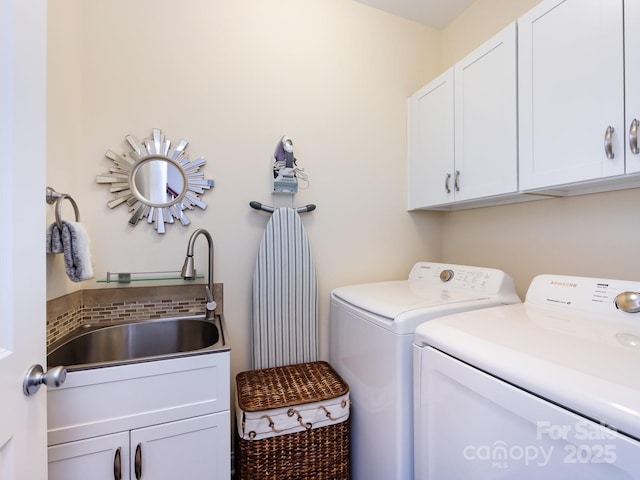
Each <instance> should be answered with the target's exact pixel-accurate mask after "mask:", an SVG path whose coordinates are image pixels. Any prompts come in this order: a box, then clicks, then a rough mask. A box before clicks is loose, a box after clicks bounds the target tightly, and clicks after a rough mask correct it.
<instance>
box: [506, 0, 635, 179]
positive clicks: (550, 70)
mask: <svg viewBox="0 0 640 480" xmlns="http://www.w3.org/2000/svg"><path fill="white" fill-rule="evenodd" d="M634 28H636V26H635V25H634ZM623 62H624V58H623V0H607V1H604V2H603V1H601V0H545V1H543V2H542V3H540V4H538V5H537V6H536V7H534V8H533V9H532V10H530V11H529V12H528V13H526V14H525V15H523V16H522V17H521V18H520V19H519V20H518V64H519V76H518V79H519V90H518V93H519V97H520V98H519V102H520V103H519V107H520V110H519V120H520V125H519V128H520V155H519V157H520V189H521V190H536V189H544V188H545V187H553V186H561V185H563V184H572V183H576V182H587V181H591V180H597V179H604V178H607V177H613V176H616V175H623V174H624V173H625V138H626V130H627V129H626V128H625V122H624V78H623V76H624V64H623ZM607 132H608V133H607Z"/></svg>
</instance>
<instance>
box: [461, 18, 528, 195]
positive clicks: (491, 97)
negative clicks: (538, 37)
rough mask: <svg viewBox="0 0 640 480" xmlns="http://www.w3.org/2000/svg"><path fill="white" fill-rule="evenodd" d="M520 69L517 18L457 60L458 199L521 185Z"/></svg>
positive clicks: (501, 192)
mask: <svg viewBox="0 0 640 480" xmlns="http://www.w3.org/2000/svg"><path fill="white" fill-rule="evenodd" d="M516 74H517V65H516V24H515V23H512V24H511V25H509V26H508V27H507V28H505V29H504V30H502V31H501V32H500V33H499V34H497V35H495V36H494V37H493V38H491V39H490V40H489V41H487V42H485V43H484V44H483V45H482V46H481V47H479V48H478V49H476V50H474V51H473V53H471V54H470V55H468V56H466V57H465V58H464V59H463V60H461V61H460V62H458V63H456V65H455V75H454V77H455V115H454V116H455V125H456V133H455V169H456V180H457V182H456V184H457V186H458V187H459V188H460V190H458V191H456V192H455V198H456V201H461V200H472V199H476V198H483V197H490V196H494V195H501V194H506V193H513V192H516V191H517V190H518V103H517V98H518V97H517V93H516V88H517V86H518V85H517V77H516ZM458 172H459V173H458Z"/></svg>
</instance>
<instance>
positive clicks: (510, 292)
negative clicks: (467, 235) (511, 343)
mask: <svg viewBox="0 0 640 480" xmlns="http://www.w3.org/2000/svg"><path fill="white" fill-rule="evenodd" d="M520 301H521V300H520V299H519V298H518V296H517V294H516V292H515V288H514V285H513V281H512V280H511V278H510V277H509V276H508V275H507V274H505V273H504V272H502V271H500V270H495V269H489V268H481V267H469V266H462V265H448V264H441V263H429V262H419V263H417V264H415V265H414V267H413V268H412V269H411V272H410V274H409V278H408V280H400V281H391V282H379V283H369V284H363V285H352V286H346V287H341V288H337V289H335V290H334V291H333V292H332V294H331V343H330V362H331V364H332V365H333V367H334V368H335V369H336V370H337V371H338V373H340V375H341V376H342V377H343V378H344V380H345V381H346V382H347V383H348V384H349V390H350V391H349V394H350V398H351V400H352V423H351V454H352V455H351V462H352V466H351V471H352V477H353V479H354V480H377V479H379V480H405V479H410V478H412V476H413V473H412V472H413V461H412V458H413V457H412V453H413V428H412V425H413V421H412V410H413V407H412V404H413V400H412V392H413V389H412V353H411V352H412V345H413V335H414V330H415V328H416V327H417V326H418V325H419V324H421V323H422V322H424V321H426V320H430V319H432V318H437V317H441V316H443V315H449V314H452V313H456V312H461V311H465V310H471V309H478V308H487V307H490V306H495V305H500V304H510V303H515V302H518V303H519V302H520Z"/></svg>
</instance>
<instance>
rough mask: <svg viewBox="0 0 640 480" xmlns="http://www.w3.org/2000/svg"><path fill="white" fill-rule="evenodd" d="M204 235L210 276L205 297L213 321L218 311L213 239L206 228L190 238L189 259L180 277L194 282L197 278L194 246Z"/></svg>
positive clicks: (207, 316) (208, 312) (185, 261)
mask: <svg viewBox="0 0 640 480" xmlns="http://www.w3.org/2000/svg"><path fill="white" fill-rule="evenodd" d="M201 234H202V235H204V236H205V238H206V239H207V243H208V244H209V276H208V284H207V286H205V287H204V288H205V295H206V298H207V305H206V307H207V314H206V319H207V320H213V317H214V312H215V310H216V306H217V304H216V302H215V300H214V299H213V238H212V237H211V234H210V233H209V232H207V231H206V230H205V229H204V228H199V229H198V230H196V231H195V232H193V233H192V234H191V237H190V238H189V244H188V245H187V257H186V258H185V259H184V265H182V272H180V276H181V277H182V278H184V279H185V280H193V279H195V278H196V269H195V265H194V263H193V246H194V244H195V243H196V238H198V236H199V235H201Z"/></svg>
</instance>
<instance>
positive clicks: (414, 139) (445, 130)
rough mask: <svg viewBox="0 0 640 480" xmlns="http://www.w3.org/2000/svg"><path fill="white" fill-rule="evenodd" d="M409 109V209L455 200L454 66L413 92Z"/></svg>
mask: <svg viewBox="0 0 640 480" xmlns="http://www.w3.org/2000/svg"><path fill="white" fill-rule="evenodd" d="M408 110H409V115H408V116H409V120H408V121H409V167H408V168H409V171H408V182H409V210H413V209H416V208H423V207H429V206H433V205H441V204H444V203H450V202H453V200H454V193H453V191H454V186H453V180H454V179H453V173H454V172H453V147H454V143H453V142H454V136H453V131H454V123H453V69H452V68H451V69H449V70H447V71H446V72H445V73H443V74H442V75H440V76H439V77H437V78H436V79H434V80H432V81H431V82H429V84H428V85H426V86H424V87H423V88H421V89H420V90H418V91H417V92H416V93H414V94H413V95H412V96H411V97H410V98H409V102H408Z"/></svg>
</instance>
